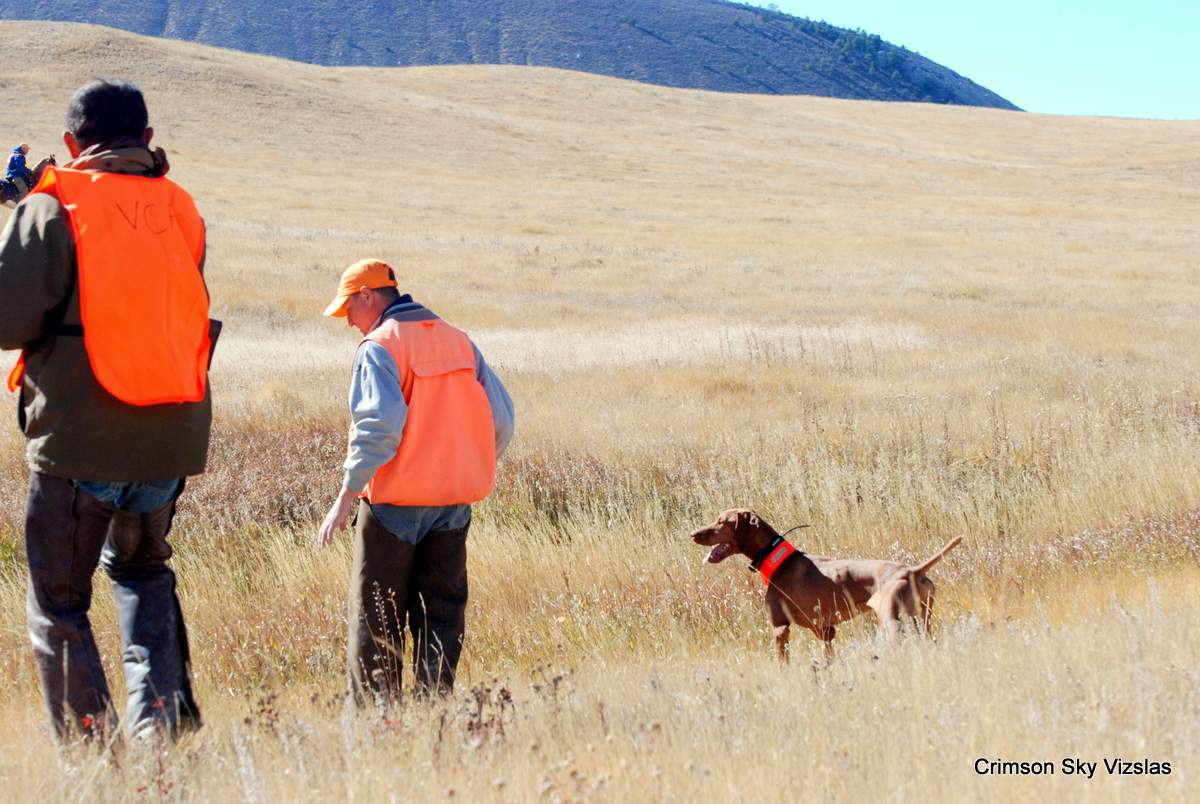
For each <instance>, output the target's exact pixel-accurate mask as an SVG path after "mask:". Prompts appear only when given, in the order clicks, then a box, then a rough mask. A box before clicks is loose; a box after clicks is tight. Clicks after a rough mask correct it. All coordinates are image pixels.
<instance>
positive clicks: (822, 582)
mask: <svg viewBox="0 0 1200 804" xmlns="http://www.w3.org/2000/svg"><path fill="white" fill-rule="evenodd" d="M692 541H694V542H695V543H696V544H702V545H705V546H711V547H712V550H710V551H709V553H708V558H706V559H705V560H706V561H707V562H709V563H710V564H716V563H717V562H719V561H724V560H725V559H726V558H728V557H729V556H731V555H733V554H734V553H741V554H742V555H744V556H748V557H749V558H750V559H751V561H750V569H752V570H756V571H757V572H758V573H759V574H760V575H762V578H763V583H764V584H765V585H766V587H767V609H768V610H769V611H770V613H771V625H773V626H774V627H775V650H776V651H777V652H778V654H779V658H780V659H782V660H783V661H785V662H786V661H787V645H788V629H789V628H790V626H792V625H799V626H802V627H804V628H807V629H809V630H810V631H812V632H813V634H815V635H816V637H817V639H820V640H821V641H822V642H824V643H825V654H826V656H831V655H832V654H833V637H834V633H835V626H836V625H837V624H838V623H841V622H845V621H847V620H849V619H851V618H853V617H855V616H857V615H859V614H861V613H863V612H864V611H866V610H867V609H871V610H872V611H874V612H875V615H876V616H877V617H878V618H879V624H880V626H881V627H882V628H883V630H884V631H885V633H887V634H888V635H889V636H892V637H894V636H896V635H897V634H899V633H900V630H901V626H902V624H903V618H905V617H907V618H908V619H910V620H911V621H912V623H913V624H914V626H916V629H917V631H918V632H920V633H925V631H926V629H927V628H928V625H929V619H930V616H931V615H932V612H933V590H934V587H933V581H931V580H929V579H928V578H926V577H925V572H926V571H927V570H928V569H929V568H930V567H932V566H933V565H934V564H936V563H937V562H938V561H940V560H941V559H942V556H944V555H946V553H948V552H950V551H951V550H952V549H954V547H955V546H956V545H957V544H958V543H959V542H960V541H962V537H957V538H954V539H951V540H950V541H949V542H947V544H946V546H945V547H943V548H942V549H941V550H940V551H939V552H938V553H937V555H935V556H933V557H932V558H930V559H929V560H928V561H926V562H925V563H923V564H920V565H919V566H915V567H913V566H909V565H908V564H900V563H898V562H896V561H882V560H874V559H833V558H826V557H823V556H808V555H805V554H804V553H803V552H801V551H799V550H797V549H796V548H795V547H793V546H792V545H791V544H789V543H788V542H787V540H785V539H784V538H783V537H782V536H780V535H779V534H778V533H776V532H775V529H774V528H772V527H771V526H770V525H768V524H767V523H766V522H765V521H763V519H762V517H760V516H759V515H758V514H756V513H754V512H753V511H749V510H746V509H744V508H735V509H731V510H729V511H726V512H724V513H723V514H721V515H720V516H718V517H717V519H716V521H715V522H713V523H712V524H711V525H708V526H706V527H703V528H700V529H699V530H697V531H696V532H695V533H693V534H692Z"/></svg>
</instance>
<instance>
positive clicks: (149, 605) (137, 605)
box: [101, 500, 200, 737]
mask: <svg viewBox="0 0 1200 804" xmlns="http://www.w3.org/2000/svg"><path fill="white" fill-rule="evenodd" d="M174 516H175V501H174V500H172V501H171V502H169V503H167V504H166V505H164V506H163V507H161V508H159V509H158V510H155V511H151V512H150V513H145V514H135V513H131V512H129V511H122V510H121V509H119V508H118V509H116V510H114V512H113V518H112V524H111V526H110V528H109V533H108V540H107V541H106V542H105V545H104V552H103V555H102V557H101V565H102V566H103V567H104V571H105V572H106V573H108V577H109V578H110V580H111V581H112V589H113V597H114V598H115V600H116V604H117V620H118V622H119V624H120V627H121V645H122V656H121V661H122V664H123V666H124V669H125V687H126V689H127V691H128V693H129V699H128V703H127V705H126V725H127V727H128V729H129V732H130V734H133V735H138V734H142V733H145V732H149V731H153V730H155V729H159V728H161V729H163V730H164V731H165V733H166V734H167V735H169V736H171V737H175V736H177V735H178V733H179V732H180V731H181V730H190V729H194V728H198V727H199V725H200V708H199V706H198V705H197V704H196V699H195V696H194V694H193V693H192V680H191V653H190V650H189V648H188V638H187V628H186V626H185V625H184V621H183V610H182V608H181V607H180V605H179V596H178V594H177V593H176V588H175V587H176V585H175V573H174V572H173V571H172V570H171V568H170V567H168V566H167V563H166V562H167V560H168V559H170V558H171V546H170V545H169V544H168V543H167V534H169V533H170V531H171V522H172V520H173V519H174Z"/></svg>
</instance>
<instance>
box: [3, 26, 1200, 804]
mask: <svg viewBox="0 0 1200 804" xmlns="http://www.w3.org/2000/svg"><path fill="white" fill-rule="evenodd" d="M0 70H2V72H0V74H2V75H3V80H0V106H2V107H3V108H4V109H5V112H6V115H5V131H6V132H7V136H8V139H9V140H11V141H12V142H14V143H15V142H19V141H22V140H24V141H28V142H30V143H31V144H32V145H33V155H34V156H39V157H40V156H41V155H42V154H44V153H45V152H47V151H57V152H58V153H59V154H60V156H61V155H62V154H63V152H64V149H63V148H62V146H61V144H60V142H59V139H58V136H59V133H60V131H61V128H62V115H63V110H64V107H65V104H66V100H67V98H68V96H69V94H70V91H71V90H72V89H73V88H74V87H75V86H77V85H78V84H80V83H82V82H83V81H84V80H86V79H88V78H90V77H93V76H96V75H103V76H110V75H115V76H122V77H128V78H131V79H133V80H135V81H137V82H138V83H139V84H140V85H141V87H142V88H143V90H144V91H145V92H146V94H147V98H148V101H149V104H150V107H151V116H152V123H153V124H154V125H155V128H156V131H157V141H158V142H159V144H161V145H163V146H164V147H165V148H167V150H168V153H169V154H170V156H171V158H172V162H173V166H174V169H173V176H174V177H175V178H177V179H178V180H179V181H181V182H182V183H183V184H184V185H185V186H187V187H188V188H190V189H191V190H192V191H193V193H194V194H195V196H196V198H197V201H198V204H199V206H200V209H201V212H202V213H203V214H204V215H205V217H206V219H207V221H208V224H209V234H210V240H209V258H208V278H209V283H210V288H211V291H212V296H213V300H214V305H215V314H216V315H217V316H218V317H221V318H223V319H224V320H225V322H226V330H225V334H224V335H223V336H222V342H221V344H220V347H219V350H218V353H217V355H216V360H215V363H214V372H213V378H212V382H213V387H214V393H215V397H216V417H217V424H216V430H215V434H214V443H213V447H212V452H211V456H210V470H209V472H208V473H207V474H206V475H204V476H203V477H201V478H197V479H195V481H194V482H192V483H191V484H190V485H189V491H188V494H187V495H186V496H185V498H184V500H185V502H184V505H183V509H182V511H181V516H180V517H179V518H178V519H177V526H176V530H175V538H174V542H175V544H176V547H177V554H176V559H175V565H176V568H177V570H178V571H179V574H180V583H181V594H182V596H183V605H184V609H185V611H186V612H187V614H188V617H189V628H190V631H191V634H192V640H193V653H194V654H195V662H196V667H195V672H196V675H197V683H198V693H199V695H200V698H201V705H202V706H203V707H205V715H206V719H207V726H206V727H205V729H204V730H203V731H201V732H200V733H198V734H197V735H195V736H192V737H189V738H187V739H185V740H184V741H183V742H182V743H181V744H180V745H178V746H176V747H174V748H171V749H169V750H164V751H161V752H158V753H153V754H146V753H133V752H125V751H118V752H116V753H114V754H112V755H101V754H100V753H98V752H96V751H95V750H94V749H87V748H83V749H79V748H74V749H69V750H66V751H63V752H58V751H56V749H55V747H54V744H53V742H52V741H51V739H50V737H49V735H48V732H47V730H46V727H45V725H44V723H43V715H42V711H41V703H40V698H39V693H38V689H37V683H36V677H35V675H34V671H33V666H32V660H31V658H30V655H29V651H28V646H27V639H26V636H25V631H24V603H23V601H24V588H25V580H24V572H25V569H24V547H23V541H22V530H21V528H22V525H21V522H22V505H23V495H24V488H25V472H26V470H25V464H24V460H23V443H22V438H21V435H20V433H19V432H18V431H17V429H16V427H15V426H13V425H12V424H8V425H6V426H5V427H4V428H2V429H0V785H2V786H3V787H2V788H0V789H3V791H4V793H3V797H4V798H6V799H8V798H11V799H15V800H22V801H25V800H28V801H42V800H79V801H83V800H87V801H110V800H111V801H115V800H121V801H129V800H157V799H165V800H187V801H227V800H236V799H246V800H252V801H276V800H288V799H309V800H320V799H348V800H353V801H377V800H395V801H442V800H448V799H453V800H467V801H476V800H496V801H530V800H546V801H573V800H580V801H620V802H626V801H708V800H754V801H781V802H782V801H801V800H845V801H849V800H855V801H863V800H877V801H909V800H933V801H961V800H982V801H1039V800H1053V799H1060V800H1088V801H1116V800H1124V801H1152V800H1163V801H1184V800H1187V799H1189V798H1192V797H1193V796H1194V791H1195V788H1196V785H1197V784H1200V628H1198V626H1200V615H1198V614H1197V611H1198V608H1197V607H1198V604H1200V379H1198V378H1200V352H1198V351H1197V350H1196V348H1195V344H1196V343H1197V342H1198V341H1200V316H1198V315H1197V310H1198V309H1200V223H1198V221H1200V122H1175V123H1168V122H1150V121H1134V120H1119V119H1101V118H1060V117H1051V116H1040V115H1031V114H1019V113H1006V112H998V111H991V110H980V109H967V108H944V107H934V106H925V105H904V104H895V105H887V104H879V103H865V102H845V101H836V100H827V99H815V98H803V97H791V98H777V97H755V96H728V95H716V94H705V93H700V92H689V91H679V90H670V89H663V88H660V87H650V86H642V85H637V84H630V83H625V82H621V81H616V80H611V79H605V78H598V77H594V76H586V75H580V74H574V73H567V72H558V71H552V70H542V69H526V68H515V67H512V68H510V67H456V68H428V69H427V68H418V69H406V70H397V71H388V70H376V69H330V68H321V67H313V66H308V65H299V64H291V63H287V62H282V61H278V60H273V59H267V58H261V57H252V56H247V55H242V54H237V53H232V52H226V51H221V50H215V49H209V48H203V47H198V46H194V45H186V44H181V43H172V42H163V41H155V40H149V39H143V38H139V37H135V36H131V35H127V34H121V33H117V32H114V31H108V30H105V29H100V28H91V27H82V26H63V25H52V24H26V23H20V24H17V23H5V24H0ZM365 256H378V257H382V258H384V259H387V260H389V261H390V262H392V263H393V264H394V265H395V266H397V268H398V270H399V273H400V275H401V278H402V284H403V285H405V286H406V287H407V289H409V290H411V291H412V292H413V293H414V295H415V296H416V297H417V298H418V299H419V300H421V301H424V302H425V303H427V304H428V305H429V306H430V307H432V308H433V309H434V310H436V311H438V312H439V313H440V314H442V315H443V316H444V317H446V318H447V319H449V320H450V321H452V322H455V323H457V324H459V325H461V326H463V327H465V328H466V329H468V330H469V331H470V332H471V333H472V334H473V335H474V337H475V339H476V341H477V343H478V344H479V345H480V347H481V349H482V350H483V351H484V353H485V354H486V355H487V356H488V358H489V362H491V363H492V364H493V365H494V366H495V368H496V369H497V371H498V372H499V373H500V374H501V376H502V377H503V378H504V380H505V382H506V383H507V384H508V386H509V388H510V390H511V391H512V394H513V396H514V398H515V400H516V404H517V438H516V440H515V441H514V444H513V446H512V448H511V450H510V451H509V453H508V454H507V455H506V457H505V460H504V461H503V464H502V467H501V480H500V484H499V487H498V489H497V491H496V493H495V494H494V495H493V496H492V497H491V498H490V499H489V500H488V501H486V502H485V503H484V504H482V505H480V506H478V508H477V509H476V518H475V524H474V526H473V530H472V536H471V549H472V551H473V552H472V555H471V573H472V575H471V583H472V606H471V608H470V610H469V612H468V644H467V648H466V651H465V653H464V660H463V667H462V678H461V684H460V687H459V690H458V692H457V693H456V695H455V697H454V699H453V700H450V701H447V702H445V703H436V704H429V703H423V702H419V701H414V702H412V703H411V704H410V705H408V706H406V707H405V708H404V709H403V710H400V711H397V712H393V713H390V715H389V717H387V718H382V717H377V716H372V715H359V716H355V715H353V713H348V712H347V711H346V708H345V706H344V705H343V704H344V702H343V698H342V690H343V653H344V646H345V636H344V618H345V602H344V587H345V580H346V576H347V572H348V565H349V550H348V542H349V538H348V536H343V538H342V539H341V541H340V542H339V543H338V544H337V545H336V546H335V547H334V548H333V549H331V550H328V551H324V552H318V551H316V550H315V549H313V548H312V547H311V537H312V535H313V533H314V531H315V529H316V526H317V523H318V521H319V519H320V517H321V515H322V514H323V513H324V510H325V508H326V507H327V506H328V504H329V503H330V501H331V499H332V496H333V494H334V493H335V492H336V489H337V485H338V483H339V477H340V475H339V468H338V467H339V465H340V461H341V458H342V452H343V449H344V437H345V436H344V433H345V425H346V420H347V414H346V412H345V409H344V408H345V394H346V384H347V373H348V369H349V361H350V359H351V356H352V353H353V348H354V345H355V343H356V338H355V337H354V336H353V335H352V333H351V332H350V331H348V330H346V329H345V328H344V326H343V325H339V324H337V323H336V322H330V321H329V320H323V319H321V317H320V311H321V309H322V306H323V305H324V304H325V302H326V301H327V298H328V297H329V295H330V293H331V292H332V290H333V288H334V285H335V282H336V277H337V275H338V273H339V272H340V270H341V268H342V267H344V266H345V265H346V264H348V263H349V262H351V261H353V260H356V259H358V258H361V257H365ZM11 359H12V356H11V355H7V354H6V355H5V356H4V363H3V368H7V366H8V365H10V363H11ZM733 505H744V506H749V507H753V508H756V509H758V510H759V511H760V512H761V513H762V514H763V515H764V516H765V517H766V518H767V519H768V521H770V522H772V523H774V524H776V525H777V526H779V527H780V528H781V529H782V528H784V527H790V526H792V525H796V524H800V523H808V524H811V528H809V529H807V530H803V531H799V532H798V533H797V534H796V535H797V537H798V538H797V542H798V544H799V545H800V546H801V547H803V548H806V549H811V550H812V551H813V552H816V553H825V554H832V555H838V556H878V557H894V558H901V559H917V558H923V557H925V556H926V555H928V554H930V553H931V552H933V551H934V550H935V549H936V548H937V547H940V546H941V545H942V544H943V543H944V542H945V541H946V540H947V539H948V538H949V537H951V536H953V535H956V534H960V535H962V536H963V537H964V542H963V545H962V546H961V547H960V548H959V549H958V550H956V551H955V552H953V553H952V554H951V555H950V556H949V557H948V558H947V560H946V561H945V562H943V563H942V564H941V565H939V566H938V567H937V568H936V569H935V570H934V571H933V572H932V577H933V578H934V579H935V580H936V581H937V582H938V584H939V586H940V589H941V596H940V603H939V609H940V613H941V618H940V623H939V628H938V636H937V639H936V640H935V641H930V642H921V641H918V640H915V639H908V640H904V641H901V642H900V643H898V644H895V645H883V644H880V643H879V641H878V640H877V637H876V634H875V629H874V627H873V625H872V624H871V623H868V622H865V621H864V622H860V623H855V624H854V625H852V626H851V627H848V628H846V629H843V632H842V633H839V637H838V642H837V645H838V650H839V653H838V656H837V657H836V658H835V659H834V661H833V662H832V663H831V664H829V665H828V666H824V665H822V664H820V663H819V662H817V661H816V660H817V657H818V655H819V651H818V650H817V646H816V643H815V641H814V640H812V639H811V637H809V636H806V635H804V634H799V635H797V636H795V637H794V641H795V644H794V645H793V657H794V659H793V662H792V664H791V665H790V666H789V667H787V668H785V669H784V668H780V667H779V666H777V665H776V664H775V662H774V661H773V659H772V656H771V650H770V645H769V643H770V634H769V629H768V627H767V622H766V617H765V612H764V610H763V607H762V602H761V595H762V592H761V586H760V584H759V582H758V581H757V580H756V578H755V577H753V576H751V575H750V573H748V572H746V571H745V569H744V568H743V566H742V564H743V562H742V561H740V560H731V561H729V562H727V563H725V564H722V565H720V566H715V567H713V566H704V565H702V564H701V563H700V562H701V559H702V558H703V555H704V550H703V549H701V548H697V547H695V546H694V545H692V544H691V543H690V542H689V541H688V539H687V538H686V535H687V533H688V532H690V531H691V530H692V529H693V528H694V527H697V526H698V525H700V524H702V523H704V522H706V521H708V520H710V519H711V518H712V517H713V516H714V515H715V514H716V513H717V512H718V511H720V510H721V509H723V508H727V507H730V506H733ZM97 581H98V586H97V591H98V595H97V602H96V605H95V616H94V623H95V625H96V628H97V630H98V632H99V634H100V636H101V640H102V642H101V649H102V651H103V652H104V653H105V657H106V661H107V662H108V663H109V665H108V666H109V669H110V679H111V680H112V681H113V682H115V690H114V691H115V692H116V693H117V694H118V695H120V694H121V688H120V680H119V672H118V671H119V667H118V660H119V651H118V647H117V642H116V635H115V624H114V615H113V610H112V605H111V601H109V600H108V599H107V594H106V591H105V584H104V583H103V578H102V576H101V577H99V578H98V579H97ZM979 757H984V758H988V759H1004V760H1016V761H1027V762H1032V761H1049V762H1051V763H1054V764H1056V765H1058V763H1060V761H1061V760H1062V759H1063V758H1067V757H1078V758H1081V759H1084V760H1088V761H1092V762H1100V763H1102V762H1103V759H1104V758H1106V757H1107V758H1116V757H1123V758H1125V759H1126V760H1141V759H1150V760H1154V761H1158V762H1170V763H1171V768H1172V772H1171V774H1170V775H1169V776H1128V777H1125V776H1110V775H1108V774H1107V773H1106V772H1105V769H1104V767H1103V764H1101V765H1100V767H1099V769H1098V771H1097V773H1096V775H1095V777H1094V778H1091V779H1087V778H1080V777H1078V776H1067V775H1064V774H1063V772H1062V768H1061V766H1059V767H1057V768H1056V770H1057V772H1056V773H1055V774H1054V775H1052V776H1036V777H1019V776H1003V777H999V776H981V775H977V774H976V772H975V761H976V759H977V758H979ZM1193 800H1194V799H1193Z"/></svg>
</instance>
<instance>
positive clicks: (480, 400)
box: [360, 319, 496, 505]
mask: <svg viewBox="0 0 1200 804" xmlns="http://www.w3.org/2000/svg"><path fill="white" fill-rule="evenodd" d="M366 341H374V342H375V343H378V344H379V345H380V346H382V347H383V348H385V349H387V351H388V354H390V355H391V356H392V359H393V360H395V361H396V368H397V370H398V373H399V375H400V391H401V393H402V394H403V395H404V401H405V402H406V403H408V418H407V419H406V420H405V422H404V433H403V435H402V436H401V438H400V447H399V448H398V449H397V450H396V457H394V458H392V460H390V461H389V462H388V463H386V464H384V465H383V466H381V467H380V468H379V470H378V471H376V473H375V476H374V477H373V478H371V482H369V483H368V484H367V488H366V491H365V492H364V496H365V497H366V498H367V499H368V500H369V501H370V502H373V503H387V504H390V505H460V504H467V503H473V502H478V501H479V500H482V499H483V498H484V497H486V496H487V495H488V494H490V493H491V491H492V487H493V486H494V485H495V482H496V433H495V425H494V423H493V420H492V408H491V405H490V404H489V402H488V398H487V393H486V392H485V391H484V390H483V386H482V385H480V384H479V380H477V379H476V377H475V372H476V366H475V350H474V349H473V348H472V346H471V341H470V340H469V339H468V338H467V336H466V334H465V333H463V332H462V331H461V330H458V329H456V328H454V327H452V326H450V325H449V324H447V323H445V322H444V321H442V320H440V319H434V320H431V321H395V320H386V321H384V322H383V323H382V324H380V325H379V326H378V327H376V328H375V330H374V331H373V332H371V333H370V334H369V335H367V336H366V337H365V338H364V339H363V342H364V343H365V342H366ZM360 345H361V344H360Z"/></svg>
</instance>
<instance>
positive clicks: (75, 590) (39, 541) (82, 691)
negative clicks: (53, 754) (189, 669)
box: [25, 472, 115, 738]
mask: <svg viewBox="0 0 1200 804" xmlns="http://www.w3.org/2000/svg"><path fill="white" fill-rule="evenodd" d="M111 516H112V507H111V506H109V505H107V504H105V503H102V502H100V501H99V500H97V499H96V498H94V497H92V496H91V495H89V494H87V493H85V492H82V491H79V490H77V489H76V488H75V487H74V486H73V485H72V484H71V483H70V481H67V480H64V479H62V478H59V477H53V476H51V475H44V474H41V473H38V472H34V473H33V474H31V475H30V476H29V497H28V499H27V501H26V507H25V550H26V552H27V554H28V556H29V595H28V599H27V604H26V612H27V614H28V618H29V638H30V640H31V641H32V643H33V654H34V658H35V660H36V662H37V668H38V674H39V676H40V677H41V681H42V692H43V694H44V695H45V698H46V706H47V707H48V708H49V710H50V721H51V723H52V724H53V726H54V730H55V732H56V733H57V734H58V736H59V737H60V738H61V737H66V736H67V735H68V734H69V732H70V731H71V729H72V728H78V729H81V730H82V731H83V733H85V734H86V733H88V732H89V731H92V730H100V729H103V728H105V727H107V726H113V725H115V720H113V719H112V718H111V716H110V706H109V705H110V702H111V701H110V697H109V692H108V683H107V681H106V680H105V678H104V667H103V665H101V663H100V653H99V651H98V650H97V649H96V642H95V639H94V638H93V636H92V626H91V623H90V621H89V620H88V608H89V607H90V606H91V603H92V573H93V572H94V571H95V569H96V564H97V562H98V561H99V559H100V550H101V547H102V546H103V544H104V540H105V537H106V535H107V533H108V527H109V520H110V518H111ZM64 704H66V706H67V707H68V708H69V709H70V710H71V714H72V716H73V717H72V720H71V722H70V724H68V722H67V719H66V717H65V716H64V712H63V705H64Z"/></svg>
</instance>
